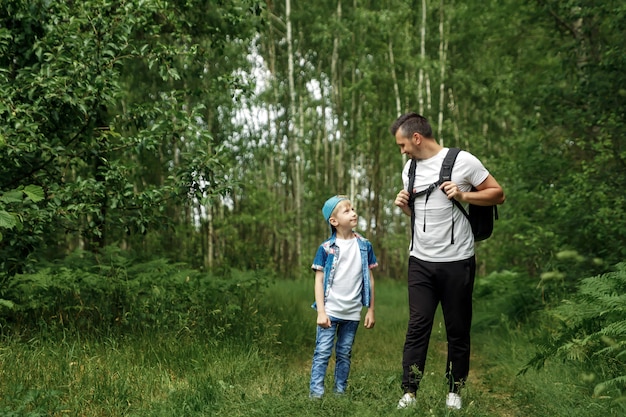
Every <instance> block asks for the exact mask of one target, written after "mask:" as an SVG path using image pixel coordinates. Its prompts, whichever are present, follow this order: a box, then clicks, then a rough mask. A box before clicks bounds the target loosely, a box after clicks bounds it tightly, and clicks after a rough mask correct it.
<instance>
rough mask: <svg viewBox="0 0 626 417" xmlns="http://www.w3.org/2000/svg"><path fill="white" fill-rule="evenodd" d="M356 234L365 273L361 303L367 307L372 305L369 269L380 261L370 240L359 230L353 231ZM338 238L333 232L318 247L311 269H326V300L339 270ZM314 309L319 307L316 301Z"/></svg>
mask: <svg viewBox="0 0 626 417" xmlns="http://www.w3.org/2000/svg"><path fill="white" fill-rule="evenodd" d="M353 233H354V236H355V237H356V239H357V242H358V244H359V249H360V251H361V266H362V268H361V269H362V272H363V273H362V275H363V290H362V292H361V304H363V305H364V306H365V307H368V308H369V306H370V297H371V290H370V274H369V270H370V269H372V268H375V267H377V266H378V262H376V255H374V248H373V247H372V244H371V243H370V241H369V240H367V239H366V238H364V237H363V236H361V235H360V234H358V233H357V232H353ZM336 239H337V235H336V233H333V234H332V236H331V237H330V238H329V239H328V240H326V241H325V242H323V243H322V244H321V245H320V246H319V248H318V249H317V253H316V254H315V259H314V260H313V265H312V266H311V269H313V270H314V271H324V302H325V301H326V298H327V297H328V293H329V291H330V287H332V285H333V280H334V278H335V272H336V270H337V261H338V259H339V246H337V244H336V243H335V240H336ZM311 307H313V308H314V309H317V306H316V303H313V305H312V306H311Z"/></svg>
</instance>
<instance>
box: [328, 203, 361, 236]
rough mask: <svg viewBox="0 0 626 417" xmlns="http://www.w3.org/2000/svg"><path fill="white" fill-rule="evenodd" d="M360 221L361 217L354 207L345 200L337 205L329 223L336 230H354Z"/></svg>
mask: <svg viewBox="0 0 626 417" xmlns="http://www.w3.org/2000/svg"><path fill="white" fill-rule="evenodd" d="M358 219H359V216H358V215H357V214H356V211H355V210H354V207H352V203H351V202H350V201H349V200H343V201H341V202H339V204H337V207H335V211H333V214H332V216H330V219H329V221H330V224H332V225H333V226H335V227H336V228H343V229H353V228H355V227H356V225H357V221H358Z"/></svg>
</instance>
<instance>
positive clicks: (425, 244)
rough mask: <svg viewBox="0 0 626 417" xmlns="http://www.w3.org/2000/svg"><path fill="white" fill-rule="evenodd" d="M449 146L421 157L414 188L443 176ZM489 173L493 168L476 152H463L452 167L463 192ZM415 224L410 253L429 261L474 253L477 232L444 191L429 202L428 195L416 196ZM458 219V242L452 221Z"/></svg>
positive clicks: (406, 171) (404, 172)
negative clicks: (481, 160) (489, 168)
mask: <svg viewBox="0 0 626 417" xmlns="http://www.w3.org/2000/svg"><path fill="white" fill-rule="evenodd" d="M447 153H448V148H443V149H442V150H441V151H440V152H439V153H438V154H437V155H435V156H433V157H432V158H429V159H423V160H418V161H417V165H416V169H415V183H414V185H413V190H414V191H415V192H419V191H421V190H424V189H426V188H428V186H429V185H431V184H432V183H434V182H435V181H437V180H438V179H439V172H440V170H441V164H442V163H443V159H444V158H445V156H446V154H447ZM410 166H411V160H408V161H407V163H406V164H405V166H404V169H403V170H402V180H403V182H404V189H405V190H406V189H407V188H408V186H409V167H410ZM488 176H489V171H487V169H486V168H485V167H484V166H483V164H482V163H481V162H480V160H478V158H476V157H475V156H474V155H472V154H470V153H469V152H465V151H461V152H459V154H458V156H457V158H456V161H455V163H454V167H453V169H452V182H454V183H456V184H457V185H458V186H459V189H460V190H461V191H470V190H471V189H472V186H474V187H476V186H478V185H480V184H481V183H482V182H483V181H485V180H486V179H487V177H488ZM414 210H415V227H414V231H413V233H414V234H413V250H411V252H410V255H411V256H414V257H416V258H418V259H420V260H423V261H428V262H451V261H461V260H464V259H467V258H469V257H471V256H473V255H474V235H473V234H472V230H471V226H470V224H469V221H468V220H467V218H466V217H465V216H464V215H463V213H462V212H461V210H459V209H458V208H457V207H455V205H454V203H452V201H451V200H448V197H447V196H446V194H445V193H444V192H442V191H441V190H439V189H436V190H433V192H432V193H431V194H430V196H429V197H428V202H426V196H421V197H418V198H416V199H415V205H414ZM453 219H454V243H453V244H452V243H451V239H452V233H453V229H452V224H453V223H452V220H453Z"/></svg>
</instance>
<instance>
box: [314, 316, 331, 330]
mask: <svg viewBox="0 0 626 417" xmlns="http://www.w3.org/2000/svg"><path fill="white" fill-rule="evenodd" d="M317 325H318V326H320V327H323V328H325V329H328V328H329V327H330V319H329V318H328V316H327V315H326V313H318V314H317Z"/></svg>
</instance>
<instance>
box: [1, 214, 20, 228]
mask: <svg viewBox="0 0 626 417" xmlns="http://www.w3.org/2000/svg"><path fill="white" fill-rule="evenodd" d="M15 225H17V217H15V215H14V214H11V213H8V212H6V211H4V210H0V227H4V228H7V229H12V228H13V227H15Z"/></svg>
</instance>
